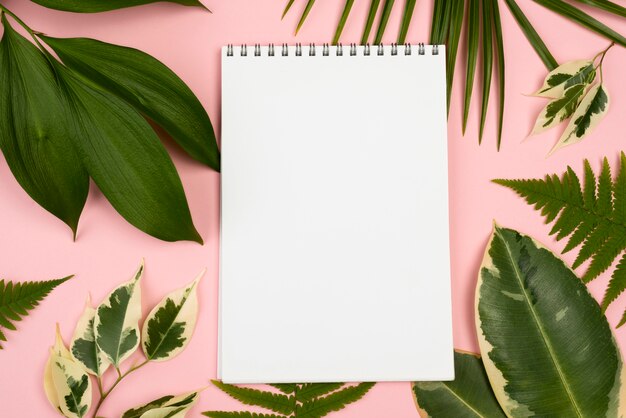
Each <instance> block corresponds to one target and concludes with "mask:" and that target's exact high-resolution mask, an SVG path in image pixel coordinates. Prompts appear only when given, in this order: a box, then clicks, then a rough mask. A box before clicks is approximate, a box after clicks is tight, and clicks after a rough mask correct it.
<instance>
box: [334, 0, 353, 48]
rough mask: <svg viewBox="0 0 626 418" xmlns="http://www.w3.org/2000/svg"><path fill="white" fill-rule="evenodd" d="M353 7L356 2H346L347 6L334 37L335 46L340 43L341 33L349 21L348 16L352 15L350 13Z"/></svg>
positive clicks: (348, 0)
mask: <svg viewBox="0 0 626 418" xmlns="http://www.w3.org/2000/svg"><path fill="white" fill-rule="evenodd" d="M353 5H354V0H346V5H345V6H344V8H343V12H342V13H341V18H340V19H339V23H338V24H337V30H336V31H335V36H333V45H337V44H338V43H339V38H341V33H342V32H343V28H344V27H345V26H346V21H347V20H348V16H349V15H350V11H351V10H352V6H353Z"/></svg>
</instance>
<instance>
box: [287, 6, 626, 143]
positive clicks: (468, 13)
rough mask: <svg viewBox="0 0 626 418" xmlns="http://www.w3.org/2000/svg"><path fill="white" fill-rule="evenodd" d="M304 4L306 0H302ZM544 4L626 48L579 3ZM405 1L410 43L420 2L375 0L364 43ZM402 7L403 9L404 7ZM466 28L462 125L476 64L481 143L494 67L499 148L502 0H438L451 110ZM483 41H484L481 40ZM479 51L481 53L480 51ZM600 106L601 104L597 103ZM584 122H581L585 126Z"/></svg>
mask: <svg viewBox="0 0 626 418" xmlns="http://www.w3.org/2000/svg"><path fill="white" fill-rule="evenodd" d="M302 1H303V2H304V0H302ZM534 1H535V2H536V3H538V4H540V5H542V6H543V7H545V8H547V9H549V10H552V11H554V12H556V13H558V14H559V15H561V16H562V17H565V18H566V19H569V20H571V21H573V22H575V23H578V24H580V25H582V26H584V27H586V28H587V29H589V30H591V31H594V32H596V33H598V34H599V35H601V36H603V37H605V38H607V39H609V40H611V41H613V42H615V43H616V44H618V45H622V46H626V38H625V37H624V36H623V35H621V34H619V33H618V32H616V31H615V30H613V29H611V28H609V27H608V26H606V25H604V24H603V23H602V22H600V21H598V20H596V19H595V18H593V17H592V16H590V15H588V14H587V13H585V12H583V11H582V10H580V9H578V8H577V7H576V6H574V5H571V4H568V3H565V2H563V1H562V0H534ZM578 1H579V2H580V3H585V4H586V5H588V6H591V7H594V8H597V9H600V10H603V11H606V12H609V13H613V14H615V15H618V16H622V17H624V16H626V8H624V7H622V6H620V5H618V4H615V3H613V2H611V1H609V0H578ZM504 2H505V3H506V5H507V7H508V8H509V10H510V11H511V14H512V15H513V18H514V19H515V21H516V23H517V24H518V26H519V27H520V29H521V30H522V32H524V35H525V36H526V38H527V39H528V41H529V43H530V44H531V46H532V47H533V49H534V50H535V51H536V52H537V55H538V56H539V58H540V59H541V60H542V61H543V63H544V64H545V66H546V68H548V69H549V70H553V69H554V68H556V67H557V66H558V63H557V61H556V59H555V58H554V57H553V56H552V53H550V51H549V50H548V47H547V46H546V44H545V43H544V41H543V40H542V39H541V36H540V35H539V34H538V33H537V31H536V30H535V28H534V27H533V25H532V24H531V22H530V21H529V20H528V18H527V17H526V15H525V14H524V12H523V11H522V9H521V8H520V7H519V5H518V1H517V0H504ZM294 3H295V0H289V1H288V2H287V5H286V7H285V10H284V12H283V18H284V17H285V15H286V14H287V13H288V12H289V11H290V9H291V8H292V6H293V5H294ZM314 4H315V0H307V1H306V3H305V6H304V9H303V12H302V14H301V16H300V20H299V21H298V24H297V28H296V33H297V32H298V31H299V30H300V29H301V28H302V26H303V25H304V23H305V21H306V19H307V17H308V16H309V13H310V11H311V9H312V7H313V5H314ZM397 4H402V6H403V11H402V17H401V21H400V27H399V29H398V35H397V43H400V44H403V43H405V42H406V37H407V33H408V31H409V28H410V25H411V21H412V19H413V14H414V11H415V6H416V1H415V0H404V2H400V1H397V2H396V1H395V0H384V1H381V0H371V2H370V7H369V12H368V13H367V17H366V21H365V23H364V27H363V36H362V37H361V44H363V45H365V44H367V43H368V42H370V39H371V37H370V34H371V32H372V28H373V26H374V21H375V20H376V17H377V16H379V19H378V28H377V30H376V32H375V36H374V39H373V43H374V44H380V43H381V42H382V40H383V37H384V35H385V32H386V29H387V24H388V22H389V16H390V15H391V12H392V10H393V7H394V5H397ZM352 5H353V0H345V6H344V9H343V12H342V14H341V16H340V18H339V21H338V24H337V29H336V31H335V35H334V37H333V44H338V43H339V42H340V40H341V34H342V32H343V29H344V27H345V25H346V22H347V21H348V19H349V16H350V12H351V10H352ZM402 6H401V7H402ZM464 25H465V28H466V36H465V39H466V47H467V56H466V57H465V60H466V61H465V94H464V100H463V122H462V128H463V133H465V128H466V126H467V121H468V118H469V111H470V104H471V98H472V92H473V90H474V79H475V73H476V67H477V66H480V67H481V68H482V76H481V79H482V98H481V108H480V109H481V110H480V125H479V126H480V128H479V135H478V141H479V143H480V142H482V137H483V134H484V128H485V121H486V118H487V112H488V108H489V92H490V90H491V83H492V78H493V73H494V70H495V71H496V72H497V84H498V101H499V103H498V128H497V148H498V149H500V146H501V142H502V124H503V120H504V100H505V96H504V88H505V59H504V54H505V47H504V41H503V36H502V21H501V18H500V6H499V0H433V14H432V20H431V32H430V43H432V44H436V45H438V44H445V45H446V53H447V68H446V71H447V72H446V74H447V75H446V78H447V95H448V108H449V104H450V94H451V91H452V84H453V82H454V73H455V64H456V58H457V52H458V49H459V41H460V39H461V32H462V29H463V26H464ZM480 39H482V41H480ZM479 51H480V52H481V53H479ZM596 107H597V105H596ZM584 123H586V122H583V121H581V122H580V125H581V126H582V125H583V124H584Z"/></svg>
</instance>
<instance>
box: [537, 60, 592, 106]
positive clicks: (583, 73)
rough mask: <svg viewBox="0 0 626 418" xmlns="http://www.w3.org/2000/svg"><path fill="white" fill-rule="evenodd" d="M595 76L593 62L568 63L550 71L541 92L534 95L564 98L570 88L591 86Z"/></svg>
mask: <svg viewBox="0 0 626 418" xmlns="http://www.w3.org/2000/svg"><path fill="white" fill-rule="evenodd" d="M595 75H596V72H595V70H594V67H593V61H592V60H578V61H568V62H566V63H564V64H561V65H559V66H558V67H556V68H555V69H554V70H552V71H550V72H549V73H548V75H547V76H546V78H545V80H544V82H543V85H542V86H541V88H540V89H539V91H537V92H536V93H533V96H538V97H549V98H552V99H558V98H560V97H563V93H564V92H565V89H567V88H568V87H572V86H574V85H576V84H585V83H587V84H589V83H591V82H592V81H593V80H594V79H595Z"/></svg>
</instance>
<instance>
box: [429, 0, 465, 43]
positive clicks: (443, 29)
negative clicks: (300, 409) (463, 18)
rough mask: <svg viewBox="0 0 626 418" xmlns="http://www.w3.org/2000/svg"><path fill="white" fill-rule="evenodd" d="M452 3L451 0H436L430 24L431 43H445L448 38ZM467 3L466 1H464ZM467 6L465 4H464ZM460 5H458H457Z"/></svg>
mask: <svg viewBox="0 0 626 418" xmlns="http://www.w3.org/2000/svg"><path fill="white" fill-rule="evenodd" d="M452 3H453V2H451V1H449V0H435V1H434V6H433V17H432V22H431V26H430V43H431V44H433V45H441V44H445V43H446V42H447V40H448V32H449V30H450V20H451V13H452ZM463 3H465V1H463ZM463 6H465V4H463ZM457 7H458V5H457Z"/></svg>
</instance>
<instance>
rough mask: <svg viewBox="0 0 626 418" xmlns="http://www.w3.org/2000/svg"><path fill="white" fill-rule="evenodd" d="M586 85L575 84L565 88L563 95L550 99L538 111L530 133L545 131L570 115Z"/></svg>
mask: <svg viewBox="0 0 626 418" xmlns="http://www.w3.org/2000/svg"><path fill="white" fill-rule="evenodd" d="M586 87H587V85H586V84H575V85H573V86H572V87H568V88H567V89H566V90H565V92H564V93H563V97H561V98H558V99H554V100H551V101H550V102H549V103H548V104H547V105H546V106H545V107H544V108H543V109H542V110H541V112H540V113H539V116H538V117H537V121H536V122H535V126H534V127H533V131H532V133H531V134H532V135H536V134H539V133H541V132H543V131H546V130H548V129H550V128H552V127H553V126H555V125H557V124H559V123H561V122H563V121H564V120H565V119H567V118H569V117H570V116H572V114H573V113H574V111H575V110H576V108H577V107H578V104H579V103H580V100H581V99H582V97H583V95H584V93H585V88H586Z"/></svg>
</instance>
